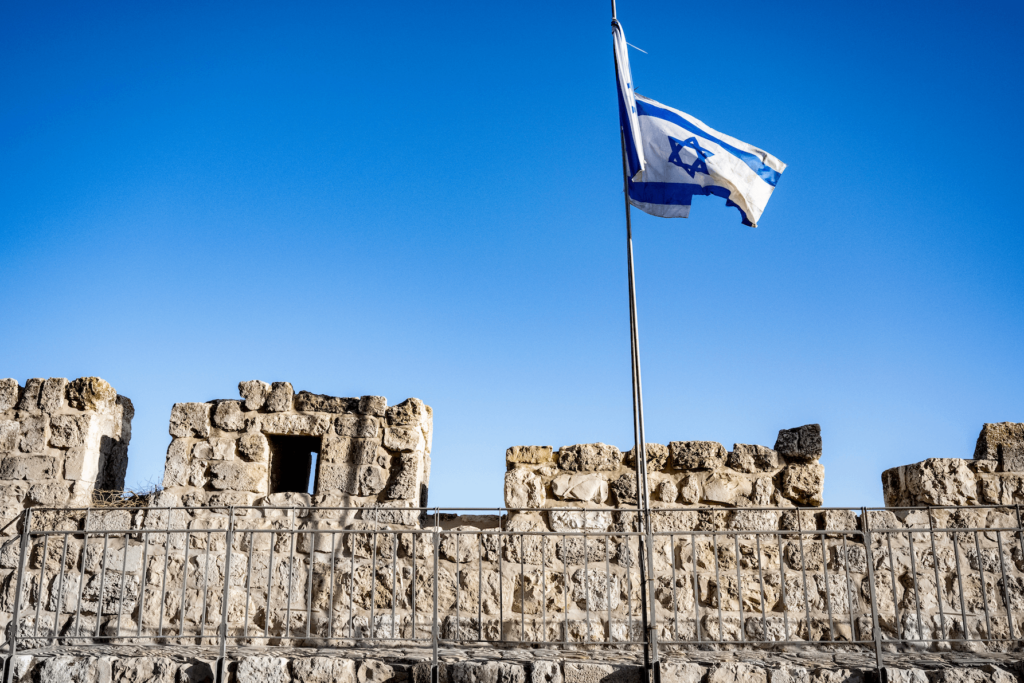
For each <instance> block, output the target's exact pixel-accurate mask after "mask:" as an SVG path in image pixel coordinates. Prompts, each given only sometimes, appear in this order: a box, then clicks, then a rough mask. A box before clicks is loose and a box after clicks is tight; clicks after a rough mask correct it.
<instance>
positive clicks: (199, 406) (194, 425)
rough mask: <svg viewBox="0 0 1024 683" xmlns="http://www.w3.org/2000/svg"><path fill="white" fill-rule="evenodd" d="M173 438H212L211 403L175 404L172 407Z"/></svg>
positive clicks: (171, 429) (171, 428)
mask: <svg viewBox="0 0 1024 683" xmlns="http://www.w3.org/2000/svg"><path fill="white" fill-rule="evenodd" d="M170 433H171V436H178V437H184V436H197V437H200V438H206V437H208V436H210V404H209V403H175V404H174V405H173V406H172V407H171V422H170Z"/></svg>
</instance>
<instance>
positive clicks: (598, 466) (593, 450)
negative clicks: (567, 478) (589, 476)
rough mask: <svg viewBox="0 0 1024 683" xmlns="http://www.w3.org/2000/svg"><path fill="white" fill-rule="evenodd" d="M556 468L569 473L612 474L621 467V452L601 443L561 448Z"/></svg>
mask: <svg viewBox="0 0 1024 683" xmlns="http://www.w3.org/2000/svg"><path fill="white" fill-rule="evenodd" d="M558 466H559V467H560V468H561V469H563V470H568V471H570V472H614V471H615V470H617V469H619V468H620V467H622V452H621V451H620V450H619V449H618V448H616V447H615V446H609V445H607V444H603V443H586V444H577V445H573V446H562V447H561V448H560V449H559V450H558Z"/></svg>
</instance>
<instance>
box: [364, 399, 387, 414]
mask: <svg viewBox="0 0 1024 683" xmlns="http://www.w3.org/2000/svg"><path fill="white" fill-rule="evenodd" d="M387 409H388V400H387V399H386V398H384V397H383V396H360V397H359V412H360V413H362V414H363V415H376V416H377V417H383V416H384V414H385V412H386V411H387Z"/></svg>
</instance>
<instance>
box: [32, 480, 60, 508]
mask: <svg viewBox="0 0 1024 683" xmlns="http://www.w3.org/2000/svg"><path fill="white" fill-rule="evenodd" d="M70 497H71V491H70V489H69V487H68V482H64V481H49V482H46V483H40V484H34V485H32V486H30V487H29V489H28V491H27V492H26V493H25V503H26V504H28V505H39V506H42V507H56V506H58V505H65V504H66V503H67V502H68V499H69V498H70Z"/></svg>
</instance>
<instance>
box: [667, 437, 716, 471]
mask: <svg viewBox="0 0 1024 683" xmlns="http://www.w3.org/2000/svg"><path fill="white" fill-rule="evenodd" d="M668 448H669V451H670V452H671V453H672V463H673V465H675V466H676V467H677V468H678V469H681V470H715V469H718V468H719V467H721V466H722V465H724V464H725V456H726V452H725V447H724V446H723V445H722V444H720V443H718V442H717V441H672V442H671V443H669V445H668Z"/></svg>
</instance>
